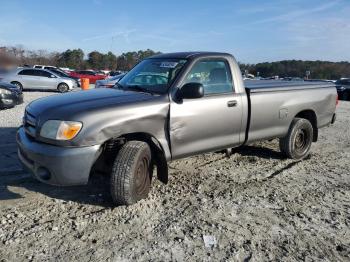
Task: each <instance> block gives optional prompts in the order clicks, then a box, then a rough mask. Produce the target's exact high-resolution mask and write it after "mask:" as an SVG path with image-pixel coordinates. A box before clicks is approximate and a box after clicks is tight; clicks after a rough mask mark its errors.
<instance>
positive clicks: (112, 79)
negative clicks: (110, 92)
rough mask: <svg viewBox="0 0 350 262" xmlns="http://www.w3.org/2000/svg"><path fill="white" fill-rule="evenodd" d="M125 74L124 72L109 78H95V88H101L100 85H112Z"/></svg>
mask: <svg viewBox="0 0 350 262" xmlns="http://www.w3.org/2000/svg"><path fill="white" fill-rule="evenodd" d="M123 76H125V74H120V75H117V76H113V77H110V78H106V79H105V80H97V81H96V84H95V88H102V87H113V86H114V85H115V84H116V83H118V81H119V80H120V79H122V77H123Z"/></svg>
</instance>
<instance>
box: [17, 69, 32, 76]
mask: <svg viewBox="0 0 350 262" xmlns="http://www.w3.org/2000/svg"><path fill="white" fill-rule="evenodd" d="M30 71H31V70H22V71H20V72H19V73H18V74H19V75H22V76H28V75H31V74H29V72H30Z"/></svg>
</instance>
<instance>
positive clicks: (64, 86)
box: [57, 83, 69, 93]
mask: <svg viewBox="0 0 350 262" xmlns="http://www.w3.org/2000/svg"><path fill="white" fill-rule="evenodd" d="M57 90H58V92H60V93H66V92H68V90H69V86H68V85H67V84H65V83H61V84H59V85H58V87H57Z"/></svg>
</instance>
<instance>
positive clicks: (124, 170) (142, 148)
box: [110, 141, 152, 205]
mask: <svg viewBox="0 0 350 262" xmlns="http://www.w3.org/2000/svg"><path fill="white" fill-rule="evenodd" d="M151 178H152V154H151V149H150V147H149V145H148V144H147V143H145V142H141V141H129V142H127V143H126V144H125V145H124V146H123V147H122V148H121V149H120V150H119V152H118V155H117V157H116V159H115V161H114V163H113V169H112V173H111V185H110V187H111V195H112V199H113V203H114V204H115V205H132V204H134V203H136V202H137V201H139V200H141V199H144V198H147V196H148V193H149V191H150V187H151Z"/></svg>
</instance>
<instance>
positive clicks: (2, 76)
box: [0, 68, 8, 81]
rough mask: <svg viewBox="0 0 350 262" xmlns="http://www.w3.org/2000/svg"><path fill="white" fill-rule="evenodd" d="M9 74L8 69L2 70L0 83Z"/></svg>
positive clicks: (0, 70) (0, 71)
mask: <svg viewBox="0 0 350 262" xmlns="http://www.w3.org/2000/svg"><path fill="white" fill-rule="evenodd" d="M7 73H8V70H7V69H1V68H0V81H1V79H3V78H4V76H5V75H6V74H7Z"/></svg>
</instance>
